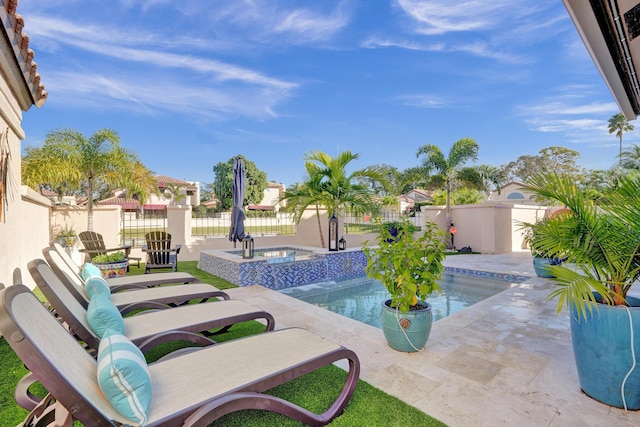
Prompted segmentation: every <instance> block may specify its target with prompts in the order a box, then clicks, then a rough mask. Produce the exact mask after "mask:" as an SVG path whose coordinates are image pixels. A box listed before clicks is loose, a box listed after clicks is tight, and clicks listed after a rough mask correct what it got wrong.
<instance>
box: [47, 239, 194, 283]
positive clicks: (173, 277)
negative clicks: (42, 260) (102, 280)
mask: <svg viewBox="0 0 640 427" xmlns="http://www.w3.org/2000/svg"><path fill="white" fill-rule="evenodd" d="M51 246H52V247H53V248H54V249H55V250H56V251H57V252H58V254H59V255H60V257H61V258H62V259H63V261H64V262H65V263H66V264H67V265H68V266H69V268H70V269H71V270H72V271H74V272H75V273H76V275H78V276H79V275H80V268H79V267H78V266H77V265H76V264H75V263H74V262H73V260H72V259H71V257H70V256H69V255H68V254H67V252H66V251H65V250H64V248H63V247H62V246H61V245H60V244H59V243H54V244H53V245H51ZM106 280H107V283H108V284H109V287H110V288H111V290H112V291H120V290H124V289H132V288H146V287H152V286H158V285H166V284H170V283H182V284H184V283H200V280H199V279H198V278H196V277H194V276H192V275H191V274H189V273H181V272H177V271H176V272H166V273H158V274H154V275H149V276H123V277H113V278H109V279H106Z"/></svg>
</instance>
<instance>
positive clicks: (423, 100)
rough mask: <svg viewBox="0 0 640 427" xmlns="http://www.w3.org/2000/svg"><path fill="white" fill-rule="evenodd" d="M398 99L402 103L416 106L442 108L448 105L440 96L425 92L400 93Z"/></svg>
mask: <svg viewBox="0 0 640 427" xmlns="http://www.w3.org/2000/svg"><path fill="white" fill-rule="evenodd" d="M398 100H399V101H400V102H401V103H402V104H404V105H407V106H410V107H418V108H443V107H446V106H448V105H449V102H447V101H445V100H444V98H442V97H439V96H435V95H426V94H422V95H419V94H412V95H401V96H399V97H398Z"/></svg>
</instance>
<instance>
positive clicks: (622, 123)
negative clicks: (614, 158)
mask: <svg viewBox="0 0 640 427" xmlns="http://www.w3.org/2000/svg"><path fill="white" fill-rule="evenodd" d="M632 130H633V125H632V124H630V123H629V122H628V121H627V119H626V117H625V116H624V114H622V113H618V114H616V115H614V116H611V118H610V119H609V133H614V132H615V134H616V136H617V137H618V138H620V156H619V157H620V165H621V166H622V134H623V133H625V132H631V131H632Z"/></svg>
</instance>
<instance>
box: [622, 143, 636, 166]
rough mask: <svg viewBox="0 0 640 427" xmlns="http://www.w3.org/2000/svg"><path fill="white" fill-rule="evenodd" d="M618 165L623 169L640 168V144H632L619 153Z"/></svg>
mask: <svg viewBox="0 0 640 427" xmlns="http://www.w3.org/2000/svg"><path fill="white" fill-rule="evenodd" d="M620 166H621V167H622V168H624V169H637V170H640V145H637V144H633V146H632V147H629V148H627V149H626V150H624V151H623V152H622V154H621V155H620Z"/></svg>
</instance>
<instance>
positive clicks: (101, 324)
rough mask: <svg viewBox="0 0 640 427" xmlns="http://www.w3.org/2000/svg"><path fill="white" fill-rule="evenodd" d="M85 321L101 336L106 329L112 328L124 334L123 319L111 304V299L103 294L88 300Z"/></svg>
mask: <svg viewBox="0 0 640 427" xmlns="http://www.w3.org/2000/svg"><path fill="white" fill-rule="evenodd" d="M87 322H88V323H89V326H91V329H93V332H94V333H95V334H96V335H97V336H98V337H100V338H102V337H103V336H104V334H105V332H106V331H107V330H109V329H110V330H112V331H113V332H117V333H120V334H124V320H123V319H122V315H121V314H120V312H119V311H118V308H117V307H116V306H115V305H113V303H112V302H111V300H110V299H109V297H108V296H106V295H105V294H100V295H99V296H97V297H94V298H92V299H91V301H89V307H87Z"/></svg>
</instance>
